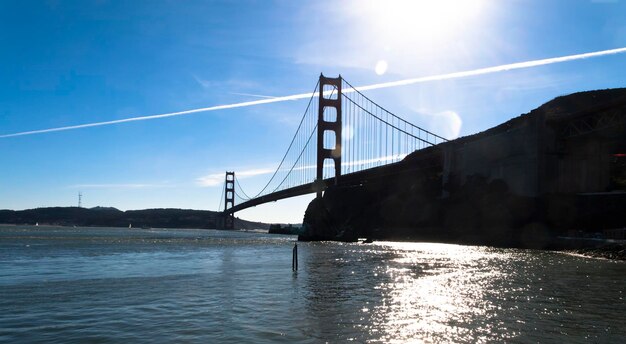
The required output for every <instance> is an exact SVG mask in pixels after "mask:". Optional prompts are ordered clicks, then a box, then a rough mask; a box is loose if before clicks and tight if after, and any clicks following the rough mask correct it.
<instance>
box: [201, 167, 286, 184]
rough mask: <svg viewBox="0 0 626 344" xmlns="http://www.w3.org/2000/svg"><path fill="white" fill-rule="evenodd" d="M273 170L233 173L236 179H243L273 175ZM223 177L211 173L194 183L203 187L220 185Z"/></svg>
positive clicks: (222, 175)
mask: <svg viewBox="0 0 626 344" xmlns="http://www.w3.org/2000/svg"><path fill="white" fill-rule="evenodd" d="M275 170H276V169H270V168H259V169H252V170H243V171H235V176H236V178H237V179H245V178H250V177H254V176H260V175H263V174H270V173H274V171H275ZM224 176H225V173H224V172H221V173H212V174H208V175H206V176H202V177H198V178H196V183H197V184H198V185H200V186H204V187H206V186H217V185H222V184H223V183H224Z"/></svg>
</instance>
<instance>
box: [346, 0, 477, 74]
mask: <svg viewBox="0 0 626 344" xmlns="http://www.w3.org/2000/svg"><path fill="white" fill-rule="evenodd" d="M484 2H485V0H413V1H409V0H395V1H394V0H388V1H357V2H354V3H352V4H353V6H351V11H353V12H354V13H352V14H351V16H353V17H355V18H358V19H357V20H358V22H357V23H356V26H355V32H358V34H357V36H359V37H360V39H361V40H362V42H364V44H366V45H370V48H369V49H372V50H375V51H374V54H373V55H372V58H373V59H374V60H373V61H371V63H372V65H375V66H376V68H375V72H376V73H377V74H378V75H381V74H384V73H385V72H387V71H391V72H393V71H394V70H392V69H393V68H392V67H393V66H395V64H392V62H393V61H392V60H396V61H397V58H398V56H400V55H401V56H404V57H403V58H408V56H411V58H415V56H416V54H422V55H423V54H424V53H425V52H430V53H431V54H432V53H433V52H441V53H444V52H445V51H450V50H451V47H453V46H455V45H457V44H467V43H469V42H468V41H467V39H468V32H471V31H472V30H476V29H477V28H480V27H481V21H482V20H484V19H485V14H486V13H485V12H486V11H487V8H486V6H483V5H484ZM452 50H453V49H452ZM401 59H402V58H401ZM381 61H384V65H383V64H381ZM387 67H389V69H388V68H387Z"/></svg>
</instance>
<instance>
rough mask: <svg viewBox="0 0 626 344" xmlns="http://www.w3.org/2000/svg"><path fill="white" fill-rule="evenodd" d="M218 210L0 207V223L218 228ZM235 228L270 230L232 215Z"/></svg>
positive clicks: (262, 225) (264, 225)
mask: <svg viewBox="0 0 626 344" xmlns="http://www.w3.org/2000/svg"><path fill="white" fill-rule="evenodd" d="M219 214H220V213H218V212H214V211H209V210H193V209H171V208H168V209H144V210H127V211H121V210H119V209H116V208H111V207H95V208H91V209H88V208H79V207H49V208H36V209H26V210H8V209H4V210H0V223H5V224H35V223H39V224H47V225H59V226H102V227H128V225H129V224H132V226H133V227H153V228H203V229H214V228H217V219H218V216H219ZM235 228H236V229H269V224H266V223H261V222H251V221H245V220H242V219H239V218H235Z"/></svg>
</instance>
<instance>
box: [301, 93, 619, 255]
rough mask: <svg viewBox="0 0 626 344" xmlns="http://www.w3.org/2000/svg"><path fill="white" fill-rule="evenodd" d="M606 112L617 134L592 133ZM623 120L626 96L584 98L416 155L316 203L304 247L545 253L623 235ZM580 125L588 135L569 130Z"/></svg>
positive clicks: (567, 99) (607, 129) (558, 102)
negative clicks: (382, 244)
mask: <svg viewBox="0 0 626 344" xmlns="http://www.w3.org/2000/svg"><path fill="white" fill-rule="evenodd" d="M605 113H608V114H609V115H611V116H612V117H611V116H610V117H607V118H610V119H611V120H612V121H613V122H612V123H610V124H611V126H604V127H603V126H598V127H597V128H595V127H594V128H591V127H590V126H594V125H596V124H597V123H604V122H598V121H600V120H601V121H606V120H607V119H606V118H602V117H601V116H602V115H603V114H605ZM625 114H626V89H616V90H605V91H591V92H581V93H576V94H573V95H569V96H564V97H559V98H556V99H554V100H552V101H550V102H548V103H546V104H544V105H542V106H541V107H539V108H538V109H535V110H533V111H532V112H530V113H528V114H525V115H522V116H520V117H517V118H514V119H512V120H510V121H508V122H506V123H503V124H501V125H498V126H497V127H494V128H491V129H488V130H486V131H484V132H482V133H478V134H475V135H472V136H468V137H464V138H460V139H457V140H455V141H451V142H448V143H444V144H441V145H439V146H435V147H430V148H428V149H424V150H420V151H416V152H414V153H412V154H410V155H409V156H408V157H407V158H405V159H404V160H403V161H402V162H400V163H397V164H394V165H389V166H387V167H385V168H386V170H385V173H386V174H388V175H393V177H387V178H381V179H377V180H368V181H367V182H362V183H361V184H359V185H352V186H335V187H331V188H329V189H328V190H327V191H326V192H325V193H324V196H323V197H322V198H321V199H315V200H314V201H312V202H311V204H310V205H309V207H308V208H307V210H306V213H305V216H304V221H303V223H304V229H305V233H304V234H303V235H301V236H300V240H347V241H353V240H356V238H359V237H367V238H372V239H388V240H427V241H439V242H454V243H468V244H486V245H494V246H508V247H528V248H547V247H551V245H553V243H554V238H555V237H556V236H558V235H566V234H567V233H568V231H570V230H574V229H575V230H579V231H583V232H589V233H594V232H601V231H602V230H603V229H611V228H620V227H624V226H626V217H625V216H623V214H624V213H626V192H623V191H624V175H626V168H625V167H624V166H626V163H624V156H626V155H625V154H624V153H626V151H624V149H626V119H625V117H626V115H625ZM581 121H586V122H585V123H587V122H589V123H587V126H583V127H584V128H586V127H590V128H591V130H582V131H580V132H572V131H571V130H569V129H571V128H568V126H569V125H577V123H578V124H579V123H582V122H581ZM606 123H608V122H606ZM583 124H584V123H583ZM584 128H583V129H584ZM566 129H568V130H569V131H567V130H566ZM564 133H565V134H564ZM573 134H575V135H573ZM485 152H487V153H489V154H485ZM421 166H424V167H423V168H421ZM620 190H621V192H620Z"/></svg>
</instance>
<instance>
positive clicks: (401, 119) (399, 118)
mask: <svg viewBox="0 0 626 344" xmlns="http://www.w3.org/2000/svg"><path fill="white" fill-rule="evenodd" d="M342 80H343V82H345V83H346V84H347V85H348V86H350V88H351V89H352V90H354V92H356V93H358V94H359V95H360V96H362V97H363V98H365V99H367V100H368V101H369V102H371V103H373V104H374V105H376V106H378V107H379V108H381V109H382V110H383V111H385V112H387V113H388V114H390V115H391V116H393V117H394V118H396V119H398V120H400V121H402V122H406V123H408V124H409V125H411V126H413V127H415V128H417V129H419V130H421V131H423V132H425V133H427V134H430V135H433V136H435V137H436V138H439V139H441V140H443V141H448V139H446V138H445V137H442V136H439V135H437V134H435V133H433V132H430V131H428V130H426V129H423V128H421V127H418V126H416V125H414V124H412V123H411V122H409V121H407V120H405V119H403V118H401V117H398V116H397V115H395V114H394V113H393V112H391V111H389V110H387V109H385V108H384V107H382V106H380V105H378V103H376V102H375V101H373V100H371V99H369V98H368V97H367V96H365V95H364V94H363V93H361V91H359V90H358V89H357V88H356V87H354V86H352V84H350V83H349V82H347V81H346V79H342ZM343 94H344V95H345V94H346V93H343ZM346 98H348V99H349V97H347V96H346ZM357 106H358V105H357ZM362 109H363V108H362ZM363 110H365V109H363ZM365 111H366V112H367V110H365ZM370 114H371V113H370ZM371 115H373V114H371ZM373 116H374V115H373ZM374 117H376V116H374ZM376 118H378V117H376ZM379 120H381V119H380V118H379ZM381 121H382V120H381ZM385 123H387V122H385ZM411 136H413V135H411ZM413 137H415V136H413ZM426 142H428V141H426Z"/></svg>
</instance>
